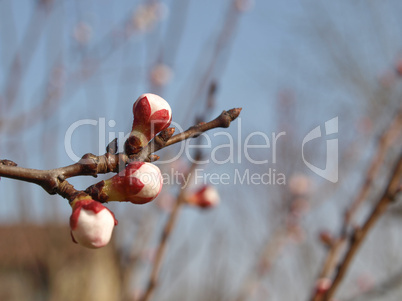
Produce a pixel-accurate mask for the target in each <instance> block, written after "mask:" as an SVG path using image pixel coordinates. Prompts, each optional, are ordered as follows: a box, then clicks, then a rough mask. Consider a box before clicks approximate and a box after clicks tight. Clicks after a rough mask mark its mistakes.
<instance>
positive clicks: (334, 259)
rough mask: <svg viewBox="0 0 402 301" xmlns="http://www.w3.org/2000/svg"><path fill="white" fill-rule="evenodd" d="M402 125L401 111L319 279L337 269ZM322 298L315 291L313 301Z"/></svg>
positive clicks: (381, 140) (381, 143)
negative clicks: (360, 211)
mask: <svg viewBox="0 0 402 301" xmlns="http://www.w3.org/2000/svg"><path fill="white" fill-rule="evenodd" d="M401 125H402V110H399V111H398V112H397V114H396V116H395V117H394V119H393V120H392V121H391V123H390V125H389V126H388V127H387V129H386V130H385V131H384V132H383V133H382V135H381V136H380V138H379V140H378V148H377V151H376V153H375V155H374V157H373V159H372V161H371V164H370V167H369V169H368V171H367V175H366V178H365V180H364V182H363V185H362V186H361V189H360V191H359V193H358V194H357V196H356V198H355V199H354V200H353V202H352V204H351V206H350V207H349V209H348V210H347V211H346V213H345V216H344V222H343V224H342V228H341V230H340V234H339V237H338V238H336V239H335V240H334V241H333V242H332V243H331V245H330V246H329V250H328V253H327V256H326V258H325V260H324V262H323V264H322V269H321V271H320V273H319V276H318V279H324V278H330V277H331V276H332V274H333V273H334V271H335V268H336V266H337V264H338V262H339V258H340V254H341V252H342V250H344V247H345V245H346V244H347V239H348V229H349V227H351V226H352V221H353V218H354V216H355V215H356V213H357V211H358V209H359V208H360V207H361V205H362V204H363V202H364V201H365V200H366V199H367V197H368V194H369V191H370V189H371V187H372V183H373V180H374V179H375V177H376V176H377V174H378V172H379V170H380V167H381V166H382V165H383V163H384V160H385V156H386V154H387V151H388V150H389V148H390V147H391V145H392V141H394V140H395V139H396V138H397V137H398V135H400V129H401ZM321 298H322V294H320V293H319V292H318V291H316V290H315V291H313V295H312V297H311V300H313V301H320V300H321Z"/></svg>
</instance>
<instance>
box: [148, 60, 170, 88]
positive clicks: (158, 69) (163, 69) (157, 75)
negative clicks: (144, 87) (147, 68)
mask: <svg viewBox="0 0 402 301" xmlns="http://www.w3.org/2000/svg"><path fill="white" fill-rule="evenodd" d="M172 76H173V71H172V69H171V68H170V67H169V66H168V65H165V64H157V65H156V66H154V67H153V68H152V70H151V82H152V83H153V84H154V85H156V86H159V87H162V86H165V85H167V84H168V83H169V82H170V80H171V79H172Z"/></svg>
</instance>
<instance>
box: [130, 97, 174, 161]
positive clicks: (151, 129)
mask: <svg viewBox="0 0 402 301" xmlns="http://www.w3.org/2000/svg"><path fill="white" fill-rule="evenodd" d="M133 114H134V122H133V127H132V131H131V134H130V137H129V138H128V139H127V141H126V152H127V153H135V152H138V150H139V149H141V148H142V147H144V146H145V145H147V144H148V142H149V141H150V140H151V139H152V138H154V137H155V135H156V134H158V133H159V132H161V131H163V130H164V129H166V128H168V127H169V125H170V122H171V121H172V109H171V108H170V106H169V104H168V103H167V101H166V100H164V99H163V98H162V97H160V96H158V95H155V94H151V93H146V94H142V95H141V96H140V97H139V98H138V99H137V101H136V102H135V103H134V106H133Z"/></svg>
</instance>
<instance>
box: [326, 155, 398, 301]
mask: <svg viewBox="0 0 402 301" xmlns="http://www.w3.org/2000/svg"><path fill="white" fill-rule="evenodd" d="M401 181H402V154H400V156H399V158H398V162H397V164H396V167H395V169H394V171H393V173H392V176H391V179H390V180H389V182H388V185H387V188H386V189H385V191H384V192H383V194H382V197H381V198H380V200H379V201H378V202H377V205H376V206H375V207H374V209H373V211H372V213H371V214H370V216H369V217H368V218H367V220H366V222H365V223H364V224H363V226H362V227H361V228H357V229H355V230H354V232H353V234H352V236H351V242H350V246H349V248H348V250H347V252H346V254H345V256H344V258H343V260H342V262H341V264H340V266H339V268H338V271H337V273H336V275H335V278H334V280H333V282H332V285H331V287H330V288H329V290H328V291H327V293H326V294H325V296H324V298H323V301H328V300H330V299H331V297H332V296H333V295H334V294H335V292H336V290H337V288H338V286H339V285H340V283H341V282H342V279H343V277H344V276H345V274H346V272H347V270H348V268H349V266H350V264H351V262H352V260H353V258H354V256H355V254H356V253H357V251H358V250H359V248H360V246H361V244H362V242H363V240H364V239H365V238H366V236H367V234H368V232H369V231H370V230H371V228H372V227H373V226H374V225H375V223H376V222H377V220H378V219H379V218H380V217H381V215H382V214H383V213H384V211H385V210H386V209H387V208H388V205H389V204H390V203H391V202H392V201H393V200H395V198H396V196H397V194H398V193H399V192H400V189H399V187H400V185H401Z"/></svg>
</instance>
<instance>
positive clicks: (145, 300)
mask: <svg viewBox="0 0 402 301" xmlns="http://www.w3.org/2000/svg"><path fill="white" fill-rule="evenodd" d="M197 161H198V160H195V161H194V163H193V164H192V165H191V168H190V170H189V172H188V174H189V175H190V177H191V176H192V175H193V171H194V169H195V168H196V166H197V163H196V162H197ZM185 192H186V190H185V189H180V192H179V195H178V196H177V201H176V203H175V205H174V207H173V209H172V212H171V213H170V215H169V218H168V220H167V222H166V224H165V226H164V228H163V231H162V234H161V237H160V240H159V244H158V249H157V251H156V255H155V260H154V264H153V266H152V271H151V275H150V277H149V280H148V284H147V288H146V291H145V293H144V295H143V296H142V297H141V299H140V301H149V300H150V299H151V297H152V295H153V293H154V291H155V288H156V286H157V283H158V278H159V273H160V269H161V266H162V261H163V258H164V255H165V252H166V247H167V242H168V240H169V238H170V236H171V234H172V230H173V228H174V226H175V225H176V221H177V218H178V216H179V212H180V209H181V207H182V206H183V204H184V194H185Z"/></svg>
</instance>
